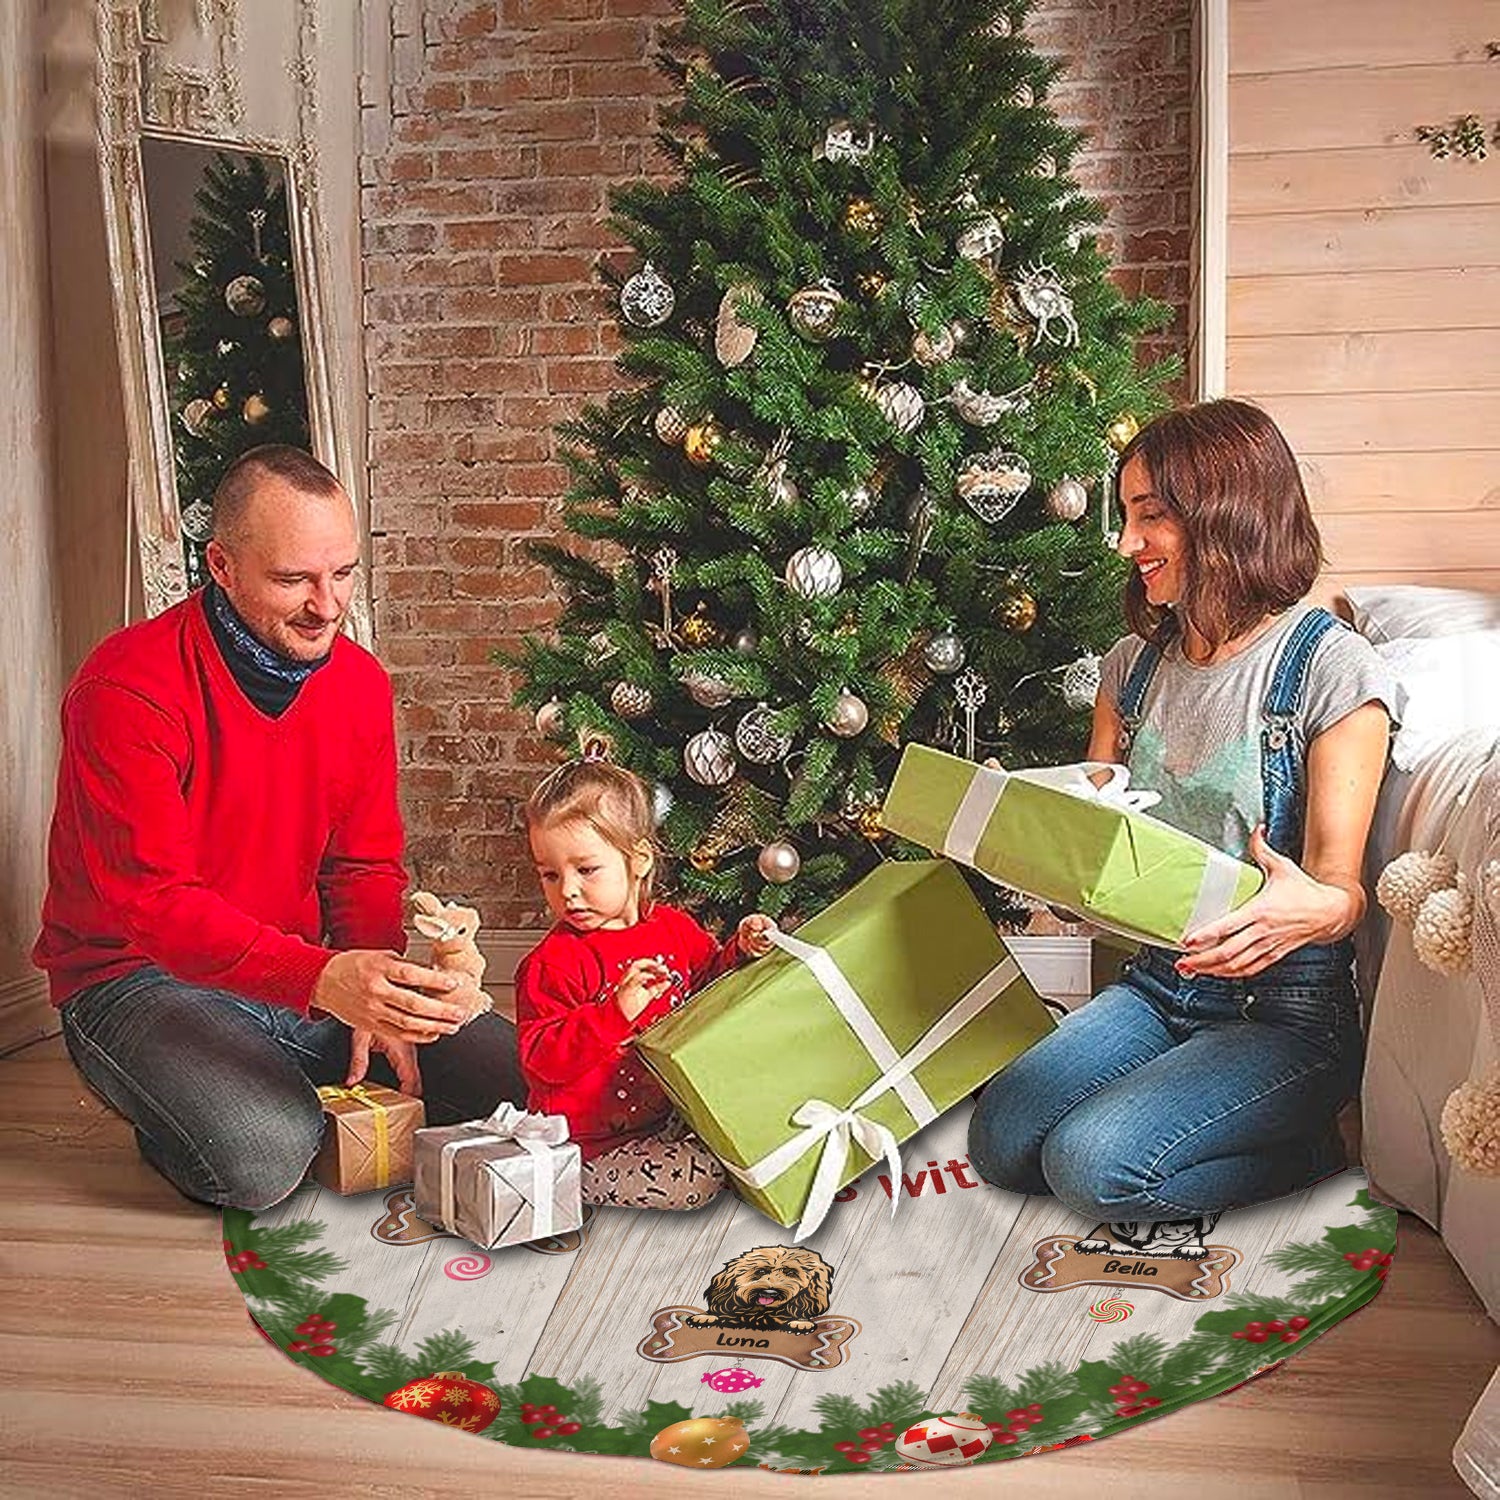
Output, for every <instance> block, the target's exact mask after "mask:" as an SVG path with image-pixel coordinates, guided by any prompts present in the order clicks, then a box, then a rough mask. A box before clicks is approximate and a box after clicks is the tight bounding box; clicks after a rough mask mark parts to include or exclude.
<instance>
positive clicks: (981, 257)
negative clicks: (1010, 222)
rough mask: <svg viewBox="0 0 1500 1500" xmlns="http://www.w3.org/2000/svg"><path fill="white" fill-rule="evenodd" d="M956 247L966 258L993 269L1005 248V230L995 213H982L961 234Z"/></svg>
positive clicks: (998, 262)
mask: <svg viewBox="0 0 1500 1500" xmlns="http://www.w3.org/2000/svg"><path fill="white" fill-rule="evenodd" d="M955 248H956V249H957V250H958V253H959V254H960V255H961V256H963V258H964V259H965V260H971V261H973V262H974V264H975V265H977V266H980V267H984V268H988V269H990V270H993V269H994V268H995V267H996V266H998V265H999V264H1000V256H1001V253H1002V252H1003V251H1004V249H1005V230H1004V229H1003V228H1002V227H1001V224H1000V220H999V219H997V218H996V217H995V216H994V214H981V215H980V217H979V218H977V219H975V221H974V222H973V223H972V224H970V225H969V227H968V228H967V229H965V230H963V231H962V232H961V233H960V234H959V236H958V239H957V240H956V241H955Z"/></svg>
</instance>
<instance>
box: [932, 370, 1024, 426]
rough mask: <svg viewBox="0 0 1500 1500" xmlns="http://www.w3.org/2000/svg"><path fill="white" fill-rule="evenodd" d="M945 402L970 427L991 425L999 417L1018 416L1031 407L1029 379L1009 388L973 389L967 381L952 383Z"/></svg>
mask: <svg viewBox="0 0 1500 1500" xmlns="http://www.w3.org/2000/svg"><path fill="white" fill-rule="evenodd" d="M948 404H949V405H950V406H951V407H952V408H953V410H954V411H956V412H957V413H958V414H959V416H960V417H962V418H963V420H964V421H965V422H967V423H968V424H969V425H970V426H971V427H991V426H993V425H994V424H995V423H996V422H998V421H999V420H1000V419H1001V417H1009V416H1017V415H1021V414H1023V413H1025V412H1027V411H1029V410H1030V409H1031V382H1030V381H1027V382H1026V384H1025V385H1018V386H1017V387H1016V388H1015V390H1013V391H1005V392H1003V393H996V392H995V391H979V390H975V389H974V387H973V386H971V385H970V384H969V382H968V381H967V380H958V381H956V382H955V383H954V386H953V389H952V391H951V392H950V393H949V395H948Z"/></svg>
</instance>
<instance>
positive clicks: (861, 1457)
mask: <svg viewBox="0 0 1500 1500" xmlns="http://www.w3.org/2000/svg"><path fill="white" fill-rule="evenodd" d="M844 1457H845V1458H847V1459H848V1460H849V1462H850V1463H851V1464H867V1463H869V1461H870V1455H869V1454H868V1453H846V1454H845V1455H844Z"/></svg>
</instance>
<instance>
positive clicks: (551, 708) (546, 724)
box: [535, 698, 564, 740]
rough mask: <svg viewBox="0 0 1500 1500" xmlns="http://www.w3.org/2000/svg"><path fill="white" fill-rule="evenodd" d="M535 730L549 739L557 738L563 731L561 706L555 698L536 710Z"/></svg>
mask: <svg viewBox="0 0 1500 1500" xmlns="http://www.w3.org/2000/svg"><path fill="white" fill-rule="evenodd" d="M535 722H536V732H537V733H538V734H539V735H542V736H543V737H544V738H546V739H549V740H555V739H559V738H560V737H561V736H562V732H563V728H564V725H563V706H562V704H561V703H559V702H558V701H557V699H556V698H554V699H552V701H551V702H550V703H544V704H542V706H541V707H540V708H539V709H537V711H536V720H535Z"/></svg>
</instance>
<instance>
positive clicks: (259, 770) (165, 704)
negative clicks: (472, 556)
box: [32, 594, 406, 1013]
mask: <svg viewBox="0 0 1500 1500" xmlns="http://www.w3.org/2000/svg"><path fill="white" fill-rule="evenodd" d="M392 720H393V710H392V702H391V687H390V681H389V679H388V678H387V677H386V675H385V672H384V670H383V669H382V668H381V666H380V664H379V663H378V662H377V661H376V660H375V658H374V657H373V656H371V655H370V654H369V652H367V651H365V650H363V649H362V648H361V647H360V646H358V645H356V644H355V643H354V642H353V641H351V640H349V639H347V638H346V637H344V636H340V637H339V638H338V639H337V640H336V641H335V643H334V647H333V654H332V656H331V658H330V660H329V661H328V663H327V664H326V665H325V666H323V667H322V668H320V669H319V670H318V671H316V672H314V673H313V674H312V676H311V677H309V678H308V679H307V681H306V682H305V683H303V685H302V687H301V689H300V691H299V692H298V694H297V696H296V698H295V699H294V700H293V701H292V704H291V706H290V707H289V708H288V709H287V710H286V711H285V712H284V713H283V714H282V715H281V716H280V718H276V719H272V718H269V717H267V716H266V715H265V714H263V713H261V712H260V710H259V709H257V708H256V707H255V706H254V705H253V704H252V703H251V702H250V700H249V699H248V698H247V697H246V696H245V693H244V691H243V690H242V689H241V688H240V686H239V684H238V683H236V682H235V680H234V678H233V677H232V676H231V675H230V672H229V668H228V666H227V665H226V663H225V661H224V658H223V656H222V654H221V653H220V650H219V647H218V645H217V643H216V642H215V640H214V638H213V635H212V633H211V632H210V629H209V624H208V620H207V617H206V616H205V614H204V610H203V601H202V595H201V594H194V595H192V596H190V597H189V598H188V599H186V600H184V601H183V602H182V603H181V604H178V605H175V606H174V607H173V608H171V609H169V610H167V611H166V612H165V613H164V614H161V615H158V616H157V617H156V618H155V619H153V620H146V621H143V622H142V623H140V624H138V625H132V626H129V627H128V628H127V629H125V630H121V631H118V632H117V633H116V634H114V635H112V636H110V637H109V638H108V639H107V640H105V641H104V642H103V643H102V644H101V645H100V646H99V647H98V648H97V649H96V650H95V651H94V652H93V654H92V655H91V656H90V657H89V659H88V660H87V661H86V662H85V663H84V664H83V666H82V667H81V668H80V669H79V672H78V675H77V676H76V677H75V678H74V679H73V682H72V684H71V686H70V687H69V688H68V691H67V694H66V695H65V697H64V698H63V705H62V736H63V747H62V764H61V767H60V769H59V771H58V778H57V806H56V811H55V812H54V813H53V817H52V834H51V842H50V845H49V850H48V877H49V880H48V887H47V898H46V901H45V902H44V903H43V906H42V932H41V936H40V937H39V938H38V939H37V942H36V947H35V949H34V950H33V954H32V956H33V958H34V959H35V961H36V963H37V965H38V967H40V968H43V969H46V970H47V973H48V978H49V981H50V985H51V990H52V1002H53V1004H54V1005H61V1004H62V1003H63V1002H64V1001H66V1000H67V999H69V997H70V996H72V995H75V994H77V993H78V991H79V990H82V989H84V988H86V987H87V986H89V985H93V984H98V983H100V982H101V981H103V980H106V979H112V978H115V977H117V976H119V975H121V974H127V973H129V972H130V971H131V970H132V969H138V968H141V967H142V966H144V965H146V964H155V965H158V966H159V967H161V968H163V969H165V970H166V971H167V972H168V973H170V974H173V975H175V976H176V977H177V978H179V979H183V980H187V981H189V982H191V983H193V984H200V985H205V986H211V987H213V988H217V989H226V990H232V991H233V992H234V993H235V994H238V995H244V996H246V997H247V998H250V999H254V1000H265V1001H270V1002H272V1003H273V1004H277V1005H285V1006H288V1007H290V1008H291V1009H293V1010H296V1011H301V1012H303V1013H305V1012H306V1010H307V1007H308V1001H309V998H310V997H311V994H312V990H313V986H314V985H315V984H316V982H317V979H318V976H319V975H320V974H321V973H322V972H323V966H324V965H325V964H326V963H327V962H328V960H329V959H330V958H332V957H333V954H334V952H335V951H337V950H340V949H346V948H380V949H387V948H394V949H397V950H398V951H399V950H401V949H404V947H405V944H406V938H405V930H404V924H403V921H402V907H401V896H402V891H403V890H404V888H405V885H406V872H405V870H404V869H403V867H402V863H401V842H402V839H401V815H400V811H399V809H398V807H397V803H396V751H395V735H394V727H393V722H392Z"/></svg>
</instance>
